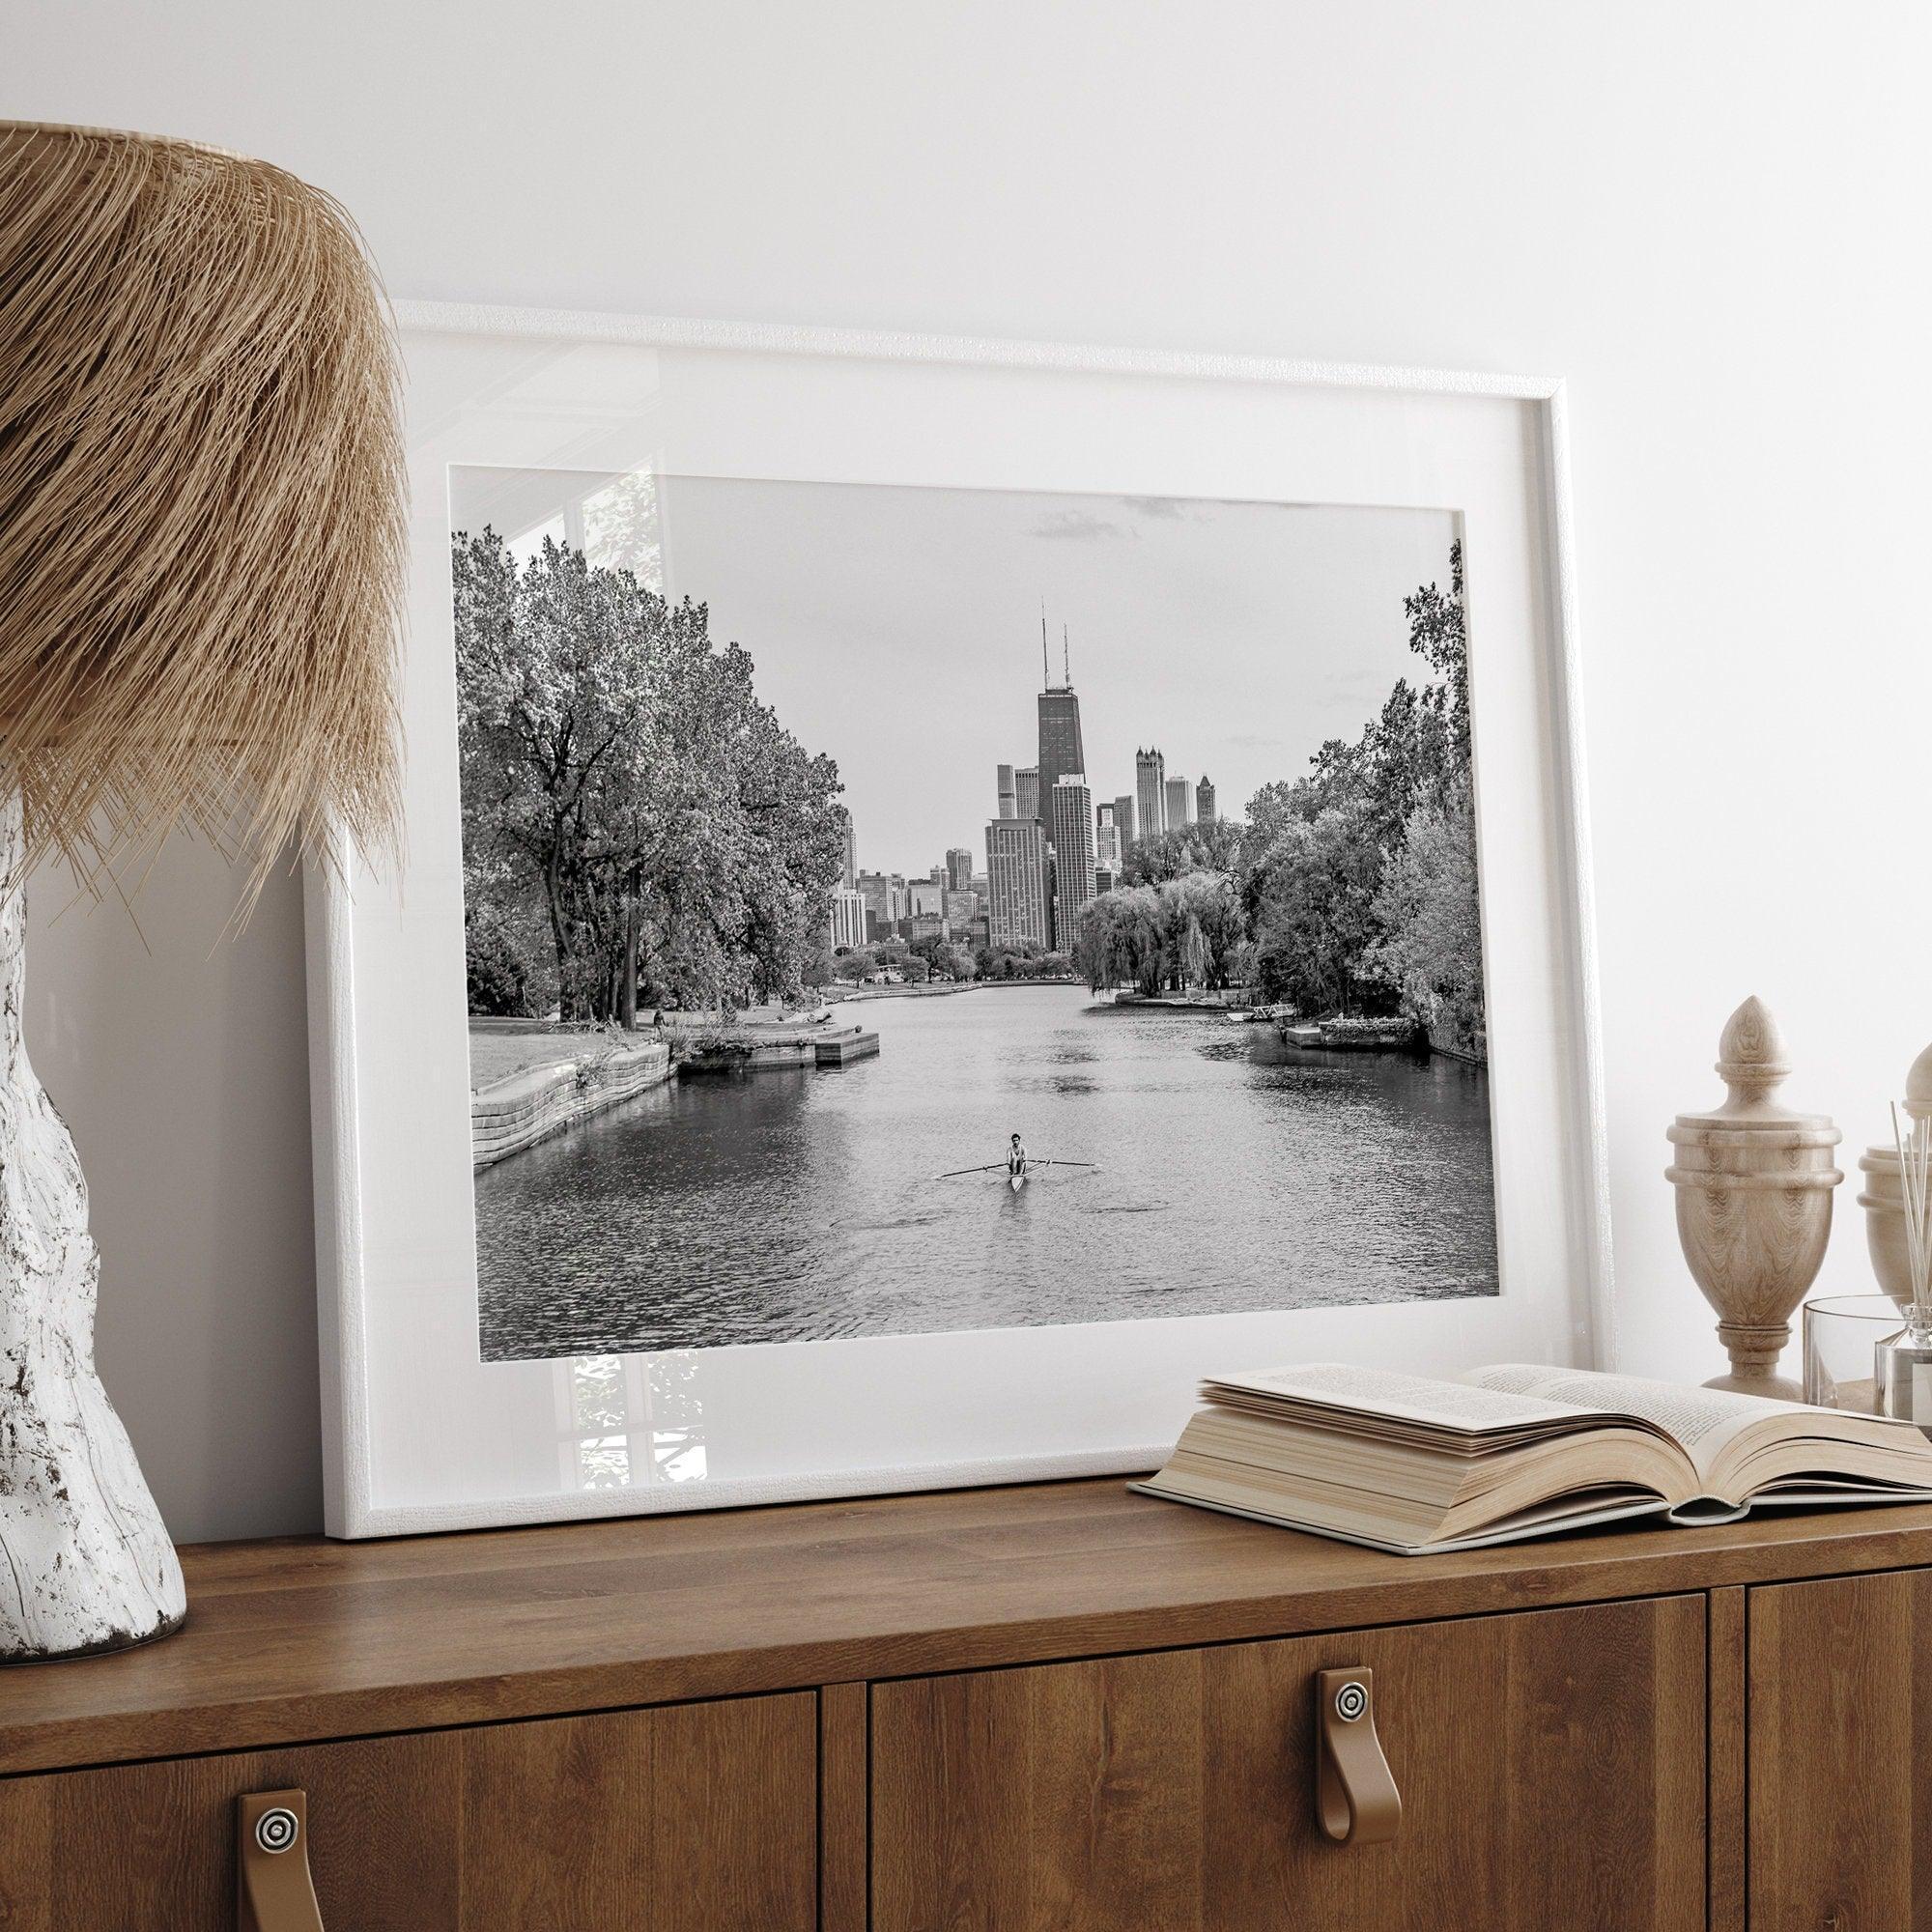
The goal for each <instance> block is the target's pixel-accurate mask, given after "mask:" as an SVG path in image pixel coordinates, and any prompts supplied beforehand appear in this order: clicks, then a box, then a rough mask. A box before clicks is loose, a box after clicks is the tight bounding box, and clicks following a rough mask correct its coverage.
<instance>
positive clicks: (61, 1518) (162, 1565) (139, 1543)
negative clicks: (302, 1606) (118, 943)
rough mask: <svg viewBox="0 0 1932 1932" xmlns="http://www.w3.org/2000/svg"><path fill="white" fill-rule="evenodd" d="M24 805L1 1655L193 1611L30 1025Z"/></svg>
mask: <svg viewBox="0 0 1932 1932" xmlns="http://www.w3.org/2000/svg"><path fill="white" fill-rule="evenodd" d="M20 862H21V839H20V807H19V801H18V799H17V797H14V796H13V795H12V794H11V793H10V794H9V795H8V797H7V798H6V800H5V802H4V803H0V878H5V879H12V880H14V881H15V882H16V883H15V884H14V887H13V889H12V890H11V891H0V1662H7V1663H20V1662H34V1661H39V1660H42V1659H46V1658H55V1657H75V1656H81V1655H84V1654H86V1653H88V1652H91V1651H101V1650H119V1649H122V1648H124V1647H126V1646H127V1645H128V1644H134V1643H143V1642H146V1641H147V1639H148V1638H150V1637H156V1636H163V1635H165V1634H167V1633H168V1632H169V1631H171V1630H174V1629H176V1628H177V1627H178V1626H179V1625H180V1624H181V1622H182V1620H183V1619H184V1618H185V1616H186V1614H187V1596H186V1592H185V1589H184V1588H183V1585H182V1573H181V1564H180V1562H179V1561H178V1560H177V1559H176V1556H175V1550H174V1545H173V1544H172V1543H171V1542H170V1541H169V1540H168V1533H167V1530H166V1528H165V1527H164V1526H163V1525H162V1522H161V1516H160V1512H159V1510H157V1509H156V1507H155V1499H154V1497H153V1496H151V1495H150V1494H149V1493H148V1485H147V1483H146V1481H145V1480H144V1479H143V1477H142V1475H141V1467H140V1464H139V1463H136V1462H135V1460H134V1450H133V1445H132V1444H131V1443H130V1442H129V1441H128V1432H127V1431H126V1430H125V1429H124V1428H122V1426H121V1418H120V1417H119V1416H118V1415H116V1414H115V1413H114V1406H113V1404H111V1403H110V1402H109V1401H108V1400H107V1391H106V1390H105V1389H104V1388H102V1387H101V1385H100V1378H99V1376H98V1375H97V1374H96V1373H95V1369H94V1302H95V1293H96V1289H97V1286H98V1283H99V1274H100V1258H99V1253H98V1252H97V1250H96V1248H95V1245H94V1239H93V1236H90V1235H89V1234H88V1232H87V1181H86V1179H85V1178H84V1177H83V1176H82V1174H81V1171H80V1161H79V1159H78V1157H77V1156H76V1155H75V1153H74V1148H73V1140H72V1137H71V1135H70V1134H69V1133H68V1130H67V1127H66V1124H65V1123H64V1122H62V1120H61V1117H60V1116H59V1115H58V1114H57V1113H55V1111H54V1108H53V1103H52V1101H50V1100H49V1099H48V1098H47V1095H46V1092H45V1090H44V1089H43V1087H42V1085H41V1083H40V1082H39V1080H37V1079H36V1078H35V1077H34V1069H33V1067H32V1066H31V1065H28V1062H27V1048H26V1042H25V1041H24V1039H23V1038H22V1037H21V1025H20V1023H21V1005H22V988H23V982H24V977H25V964H26V960H25V954H26V925H27V903H26V893H25V890H24V889H23V887H22V886H21V885H20V884H18V883H17V881H18V879H19V875H20Z"/></svg>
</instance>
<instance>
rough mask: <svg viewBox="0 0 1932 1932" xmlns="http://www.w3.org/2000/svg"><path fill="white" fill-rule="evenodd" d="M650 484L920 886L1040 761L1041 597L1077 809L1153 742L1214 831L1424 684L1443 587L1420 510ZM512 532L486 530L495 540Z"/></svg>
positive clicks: (681, 552) (713, 600) (708, 599)
mask: <svg viewBox="0 0 1932 1932" xmlns="http://www.w3.org/2000/svg"><path fill="white" fill-rule="evenodd" d="M470 474H471V476H472V477H473V481H472V483H471V484H470V486H469V488H468V489H465V488H464V487H462V486H461V485H459V487H458V488H457V489H456V491H455V492H454V497H455V507H456V509H457V521H458V523H459V526H461V525H462V524H463V523H464V521H465V512H466V510H468V511H469V517H470V521H469V526H470V527H478V526H480V524H481V522H482V521H483V520H484V518H483V517H482V516H481V515H478V514H477V513H476V512H477V506H478V504H479V502H480V500H481V497H482V496H483V495H484V492H483V488H482V486H483V485H484V482H485V479H486V478H493V479H495V487H494V488H493V490H492V491H491V492H490V493H489V494H490V496H491V499H492V502H493V504H501V503H502V501H503V500H504V497H505V489H506V486H513V485H521V486H522V489H521V490H518V489H514V488H513V487H512V488H510V490H509V494H511V495H515V496H518V497H522V498H523V500H525V501H526V502H527V501H532V500H533V498H532V497H531V495H530V494H529V492H530V486H531V485H534V484H536V483H537V480H538V479H537V478H536V477H534V476H532V475H530V474H529V472H521V473H518V472H504V471H496V472H470ZM564 474H568V472H565V473H564ZM559 480H561V477H559ZM570 480H571V481H572V482H573V483H575V482H577V481H578V480H579V479H578V477H577V476H575V475H572V476H571V478H570ZM657 487H658V497H659V510H660V519H661V530H662V540H663V571H664V587H665V588H666V590H667V591H668V593H669V594H670V595H672V596H674V597H682V596H686V595H689V596H691V597H693V598H694V599H696V600H698V601H700V602H705V603H708V604H709V605H710V607H711V631H712V635H713V636H714V637H717V638H721V639H722V638H728V639H735V640H736V641H737V642H739V643H741V644H743V645H744V646H745V648H746V649H747V650H748V651H749V652H750V653H751V655H752V657H753V661H754V663H755V665H756V667H757V676H756V684H757V690H758V693H759V696H761V697H762V698H763V699H764V700H765V701H766V702H767V703H769V704H771V705H772V706H773V707H774V708H775V709H776V710H777V712H778V715H779V717H780V719H781V722H782V723H783V724H784V725H786V726H787V728H789V729H790V730H791V732H792V733H793V734H794V735H795V736H796V737H798V738H799V739H800V740H801V741H802V742H803V743H804V744H805V746H806V747H807V749H808V750H810V751H812V752H828V753H831V754H832V756H833V757H835V758H837V759H838V769H839V773H840V776H841V777H842V778H843V780H844V782H845V803H846V804H847V806H848V807H849V808H850V810H851V811H852V814H853V818H854V820H855V823H856V825H857V829H858V843H859V863H860V866H861V867H863V868H865V869H867V870H868V871H870V870H882V871H897V872H904V873H907V874H909V875H915V876H918V875H923V874H924V873H925V872H926V871H928V870H929V869H930V868H931V867H933V866H935V865H937V864H939V863H940V862H941V861H942V860H943V858H944V856H945V853H946V850H947V848H948V847H949V846H952V845H966V846H969V847H970V848H971V849H972V852H973V856H974V864H975V867H976V868H979V869H983V868H984V865H985V856H986V836H985V835H986V820H987V819H988V818H990V817H992V816H994V815H995V814H996V813H997V810H998V800H997V796H996V790H995V784H996V780H995V767H996V766H998V765H1000V764H1002V763H1006V764H1012V765H1016V766H1018V765H1030V764H1033V763H1034V762H1035V759H1036V754H1037V723H1036V717H1037V714H1036V708H1035V699H1036V696H1037V693H1038V691H1039V689H1040V683H1041V675H1042V673H1041V666H1040V600H1041V599H1042V598H1044V599H1045V602H1046V613H1047V628H1048V633H1049V639H1050V646H1051V656H1052V670H1053V677H1054V680H1055V682H1056V683H1057V682H1058V681H1059V679H1060V675H1061V627H1062V626H1063V624H1064V625H1065V627H1066V630H1067V632H1068V634H1069V636H1070V639H1071V663H1072V674H1073V686H1074V689H1075V690H1076V691H1077V692H1078V693H1079V696H1080V709H1081V726H1082V733H1083V737H1084V740H1085V745H1086V752H1087V767H1088V769H1087V777H1088V782H1089V783H1090V784H1091V785H1092V787H1093V790H1094V802H1095V803H1096V804H1098V803H1100V802H1102V801H1104V800H1108V799H1112V798H1113V797H1115V796H1116V794H1118V793H1122V792H1131V791H1132V790H1133V788H1134V751H1135V748H1136V746H1140V745H1151V746H1158V747H1159V749H1160V750H1161V751H1162V752H1163V753H1165V754H1166V758H1167V771H1168V775H1169V776H1170V777H1184V778H1186V779H1188V780H1190V781H1198V780H1199V779H1200V778H1201V777H1202V776H1203V774H1204V773H1205V774H1206V775H1207V776H1208V777H1210V778H1212V780H1213V781H1214V785H1215V789H1216V792H1217V795H1218V807H1219V810H1220V812H1221V815H1222V816H1224V817H1238V816H1241V815H1243V814H1244V812H1245V809H1246V806H1247V802H1248V800H1249V799H1250V798H1251V797H1252V796H1253V795H1254V793H1255V792H1256V791H1257V790H1258V789H1259V788H1260V787H1261V786H1262V785H1263V784H1264V783H1266V782H1267V781H1269V780H1271V779H1278V778H1293V777H1296V776H1299V774H1300V773H1301V772H1302V771H1304V770H1305V769H1306V767H1307V762H1308V758H1309V755H1310V753H1313V752H1314V751H1315V750H1316V748H1317V747H1318V746H1319V745H1321V742H1322V740H1323V739H1326V738H1331V737H1343V738H1353V737H1355V736H1356V735H1357V734H1358V733H1359V732H1360V730H1361V727H1362V725H1364V724H1365V723H1366V722H1367V721H1368V720H1369V719H1370V718H1372V717H1373V716H1374V715H1375V714H1376V713H1377V712H1378V710H1379V709H1380V707H1381V703H1382V699H1383V698H1384V697H1385V696H1387V694H1388V691H1389V687H1390V686H1391V685H1392V684H1394V682H1395V680H1396V679H1397V678H1398V677H1402V676H1411V677H1412V676H1414V675H1415V674H1416V672H1417V671H1426V667H1424V666H1423V665H1422V662H1421V660H1420V659H1418V658H1416V657H1415V656H1414V655H1413V654H1412V653H1411V652H1410V651H1409V649H1408V647H1407V627H1406V620H1405V618H1404V616H1403V610H1402V600H1403V598H1404V596H1405V595H1406V594H1408V593H1410V592H1412V591H1413V590H1414V589H1415V588H1416V586H1417V585H1418V584H1422V583H1427V582H1432V581H1434V582H1438V583H1442V584H1444V585H1445V586H1446V584H1447V582H1448V575H1449V546H1450V543H1451V541H1452V538H1453V536H1454V519H1453V518H1452V517H1451V516H1450V515H1449V514H1448V513H1446V512H1443V511H1437V510H1381V509H1342V508H1330V507H1306V506H1297V505H1281V504H1260V503H1226V502H1213V501H1201V500H1176V499H1172V498H1165V497H1162V498H1147V497H1071V496H1036V495H1026V494H1018V493H1009V492H1004V491H966V490H922V489H906V488H887V487H880V486H875V485H844V484H817V483H768V482H757V481H748V480H737V479H732V480H727V481H721V480H713V479H700V478H694V477H661V478H659V479H658V485H657ZM466 498H467V499H468V501H466ZM553 500H554V499H553ZM525 520H526V518H525V516H519V515H515V514H510V515H505V514H503V513H502V510H501V509H500V508H499V509H498V512H497V516H496V517H495V519H494V521H496V523H497V528H498V529H499V530H501V531H502V533H503V534H505V535H506V536H511V537H516V536H519V535H523V534H524V532H521V531H518V530H517V529H515V528H514V527H513V526H514V525H515V524H516V523H518V522H522V521H525ZM520 547H521V546H520ZM1478 647H1480V646H1478Z"/></svg>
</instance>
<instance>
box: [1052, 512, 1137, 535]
mask: <svg viewBox="0 0 1932 1932" xmlns="http://www.w3.org/2000/svg"><path fill="white" fill-rule="evenodd" d="M1033 533H1034V535H1035V536H1037V537H1062V538H1065V539H1067V540H1068V541H1070V542H1073V543H1104V542H1106V541H1107V540H1109V539H1110V538H1113V537H1129V538H1131V537H1132V536H1133V535H1134V534H1135V532H1134V531H1132V530H1130V529H1129V528H1128V527H1127V526H1126V525H1125V524H1110V523H1109V522H1108V521H1107V520H1106V518H1104V517H1096V516H1095V515H1094V513H1093V511H1092V510H1055V511H1053V512H1052V513H1051V514H1050V515H1049V516H1047V517H1045V518H1043V519H1042V520H1041V521H1040V522H1039V523H1037V524H1036V525H1035V526H1033Z"/></svg>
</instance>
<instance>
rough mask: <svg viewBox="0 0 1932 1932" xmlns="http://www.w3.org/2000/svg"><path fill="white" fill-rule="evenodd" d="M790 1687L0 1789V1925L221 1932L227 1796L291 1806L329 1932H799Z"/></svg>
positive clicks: (806, 1803)
mask: <svg viewBox="0 0 1932 1932" xmlns="http://www.w3.org/2000/svg"><path fill="white" fill-rule="evenodd" d="M816 1753H817V1715H816V1699H815V1698H814V1697H813V1696H812V1694H811V1693H810V1692H809V1691H807V1692H802V1693H799V1694H797V1695H790V1696H779V1697H746V1698H739V1699H735V1700H732V1701H730V1702H725V1703H715V1704H683V1705H673V1706H668V1707H667V1708H664V1709H661V1710H648V1711H627V1712H619V1713H615V1714H612V1715H609V1716H600V1717H594V1718H562V1719H543V1720H538V1721H533V1722H528V1723H506V1724H486V1725H482V1726H479V1727H478V1728H476V1729H474V1730H462V1731H427V1732H423V1733H420V1734H418V1735H415V1736H409V1737H394V1738H376V1739H370V1740H366V1741H364V1742H360V1743H355V1744H336V1745H317V1746H312V1747H303V1748H298V1749H294V1750H274V1751H260V1752H247V1753H237V1754H234V1755H229V1756H220V1757H197V1758H180V1759H174V1760H171V1761H168V1762H164V1763H158V1764H144V1765H128V1766H116V1767H110V1768H108V1769H105V1770H100V1771H86V1772H63V1773H59V1774H56V1775H52V1776H29V1777H15V1778H11V1779H0V1926H4V1927H6V1932H227V1928H229V1927H232V1926H233V1925H234V1923H235V1856H236V1855H235V1822H234V1819H235V1800H236V1798H237V1797H238V1796H239V1795H240V1794H241V1793H243V1792H251V1791H272V1790H286V1789H291V1788H298V1789H301V1790H304V1791H306V1792H307V1794H308V1850H309V1864H310V1869H311V1871H312V1872H313V1874H314V1878H315V1889H316V1896H317V1899H318V1901H319V1903H320V1905H321V1907H322V1921H323V1924H324V1926H325V1927H326V1928H327V1932H524V1928H530V1932H746V1928H748V1927H751V1926H757V1927H760V1928H770V1932H811V1928H813V1927H814V1926H815V1925H816V1923H817V1912H818V1903H817V1851H816V1842H815V1840H816V1832H817V1789H816Z"/></svg>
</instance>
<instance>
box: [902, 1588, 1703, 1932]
mask: <svg viewBox="0 0 1932 1932" xmlns="http://www.w3.org/2000/svg"><path fill="white" fill-rule="evenodd" d="M1355 1664H1367V1665H1368V1666H1369V1667H1370V1668H1371V1669H1373V1670H1374V1672H1375V1712H1376V1722H1377V1729H1378V1733H1379V1736H1380V1739H1381V1744H1382V1747H1383V1750H1384V1752H1385V1753H1386V1755H1387V1758H1388V1762H1389V1767H1390V1769H1391V1770H1392V1772H1393V1773H1394V1776H1395V1780H1396V1783H1397V1785H1398V1787H1399V1788H1400V1790H1401V1793H1402V1800H1403V1816H1402V1823H1401V1826H1400V1829H1399V1830H1398V1832H1397V1834H1396V1836H1395V1838H1394V1839H1393V1841H1391V1842H1389V1843H1386V1844H1379V1845H1348V1844H1335V1843H1332V1842H1331V1841H1330V1840H1328V1839H1327V1838H1325V1837H1324V1836H1322V1834H1321V1831H1320V1829H1319V1828H1318V1826H1317V1824H1316V1822H1315V1798H1314V1782H1315V1772H1316V1763H1315V1751H1316V1736H1315V1719H1314V1689H1313V1680H1314V1678H1315V1675H1316V1673H1317V1672H1318V1671H1321V1670H1325V1669H1337V1668H1344V1667H1347V1666H1350V1665H1355ZM1704 1709H1705V1705H1704V1601H1703V1599H1702V1598H1701V1597H1672V1598H1663V1599H1655V1600H1651V1601H1646V1602H1638V1603H1629V1604H1614V1605H1601V1606H1593V1607H1589V1608H1583V1609H1562V1610H1538V1611H1529V1612H1523V1613H1520V1614H1512V1615H1503V1616H1489V1617H1472V1618H1469V1619H1466V1620H1463V1621H1459V1622H1453V1623H1437V1624H1422V1625H1410V1626H1406V1627H1404V1628H1400V1629H1394V1630H1381V1631H1370V1632H1358V1633H1354V1634H1339V1635H1333V1636H1320V1637H1305V1638H1293V1639H1286V1640H1282V1641H1276V1642H1264V1643H1241V1644H1232V1645H1229V1646H1226V1647H1224V1648H1215V1649H1208V1650H1190V1651H1168V1652H1161V1653H1155V1654H1151V1655H1145V1656H1136V1657H1123V1658H1116V1659H1109V1660H1102V1661H1097V1662H1084V1663H1060V1664H1041V1665H1037V1666H1031V1667H1028V1668H1024V1669H1015V1670H988V1671H981V1672H977V1673H974V1674H971V1675H965V1676H953V1677H936V1678H926V1679H919V1680H905V1681H901V1682H895V1683H891V1684H881V1685H878V1686H876V1687H875V1688H874V1690H873V1694H872V1730H871V1735H872V1907H873V1918H872V1926H873V1932H1047V1928H1049V1927H1050V1928H1052V1932H1287V1928H1290V1927H1297V1928H1298V1927H1304V1926H1305V1927H1308V1928H1310V1932H1315V1929H1316V1928H1319V1932H1447V1928H1452V1927H1453V1928H1462V1927H1475V1926H1482V1927H1484V1928H1485V1932H1568V1928H1572V1927H1575V1928H1582V1927H1590V1928H1609V1927H1615V1928H1619V1932H1637V1928H1639V1927H1641V1928H1643V1932H1691V1928H1695V1927H1700V1926H1702V1925H1703V1923H1704Z"/></svg>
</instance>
